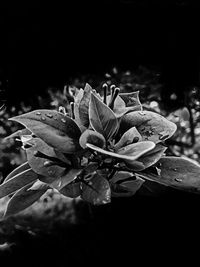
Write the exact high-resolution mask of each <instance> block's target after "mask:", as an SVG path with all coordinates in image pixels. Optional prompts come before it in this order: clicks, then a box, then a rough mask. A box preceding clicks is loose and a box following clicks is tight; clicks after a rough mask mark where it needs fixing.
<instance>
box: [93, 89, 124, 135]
mask: <svg viewBox="0 0 200 267" xmlns="http://www.w3.org/2000/svg"><path fill="white" fill-rule="evenodd" d="M89 118H90V123H91V126H92V127H93V129H94V130H95V131H97V132H98V133H100V134H102V135H103V136H104V137H105V138H106V139H109V138H111V137H112V136H113V135H114V134H115V133H116V132H117V130H118V127H119V124H118V120H117V117H116V116H115V114H114V112H113V111H112V110H111V109H110V108H109V107H108V106H106V105H105V104H104V103H103V102H102V101H101V100H100V99H99V98H98V97H96V96H95V95H94V94H93V93H92V94H91V101H90V105H89Z"/></svg>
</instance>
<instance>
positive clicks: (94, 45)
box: [0, 0, 200, 104]
mask: <svg viewBox="0 0 200 267" xmlns="http://www.w3.org/2000/svg"><path fill="white" fill-rule="evenodd" d="M198 15H199V6H198V5H197V4H196V2H193V1H145V0H142V1H139V0H138V1H133V0H122V1H98V0H97V1H87V0H86V1H72V0H71V1H66V3H65V5H64V4H63V5H59V4H54V5H53V4H52V5H51V4H48V5H46V6H42V5H40V4H37V3H26V4H24V5H20V4H19V3H17V4H13V5H11V6H10V7H7V8H2V9H1V16H0V25H1V44H0V49H1V61H0V75H1V77H2V78H1V80H2V83H3V84H2V86H1V87H2V88H5V87H7V96H6V98H7V102H8V104H9V103H11V102H12V103H15V102H16V101H19V100H22V99H23V100H24V99H28V98H30V97H31V95H32V97H33V96H34V95H37V94H38V93H39V94H42V93H43V92H44V90H45V89H46V88H47V87H48V86H56V87H62V86H63V85H64V84H65V83H66V82H67V81H68V79H69V78H70V77H76V76H79V75H80V74H81V75H84V74H103V73H105V72H106V71H108V70H110V69H111V68H112V67H113V66H117V67H118V68H120V69H124V70H127V69H134V68H137V67H138V66H139V65H145V66H148V67H150V68H151V67H156V68H158V69H159V70H160V71H161V72H162V76H161V78H162V81H163V82H164V83H165V84H166V88H167V89H166V90H176V91H182V90H183V88H184V89H185V88H187V87H188V85H193V84H198V82H199V60H200V52H199V38H198V37H199V19H198ZM6 80H8V83H6Z"/></svg>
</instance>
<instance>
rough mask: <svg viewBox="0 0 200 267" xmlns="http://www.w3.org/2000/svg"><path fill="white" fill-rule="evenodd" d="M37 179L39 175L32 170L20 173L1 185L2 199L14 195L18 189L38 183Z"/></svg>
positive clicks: (0, 193)
mask: <svg viewBox="0 0 200 267" xmlns="http://www.w3.org/2000/svg"><path fill="white" fill-rule="evenodd" d="M37 179H38V174H37V173H35V172H34V171H33V170H32V169H28V170H25V171H23V172H21V173H18V174H17V175H15V176H14V177H12V178H11V179H9V180H7V181H6V182H5V183H3V184H1V185H0V198H3V197H5V196H7V195H10V194H11V193H14V192H15V191H17V190H18V189H20V188H22V187H23V186H25V185H27V184H29V183H31V182H34V181H36V180H37Z"/></svg>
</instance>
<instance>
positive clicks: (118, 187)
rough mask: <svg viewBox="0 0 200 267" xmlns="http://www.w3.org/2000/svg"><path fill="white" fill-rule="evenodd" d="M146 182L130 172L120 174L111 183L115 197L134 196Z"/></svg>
mask: <svg viewBox="0 0 200 267" xmlns="http://www.w3.org/2000/svg"><path fill="white" fill-rule="evenodd" d="M144 181H145V180H143V179H142V178H140V177H137V176H134V175H133V174H131V173H130V172H118V173H117V174H116V175H115V176H114V177H113V178H112V180H111V181H110V182H111V190H112V196H113V197H130V196H133V195H134V194H135V193H136V192H137V191H138V190H139V189H140V187H141V186H142V184H143V183H144Z"/></svg>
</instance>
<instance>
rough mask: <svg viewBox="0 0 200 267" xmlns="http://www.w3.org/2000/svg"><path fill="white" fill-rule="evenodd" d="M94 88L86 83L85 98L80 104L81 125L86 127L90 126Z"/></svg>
mask: <svg viewBox="0 0 200 267" xmlns="http://www.w3.org/2000/svg"><path fill="white" fill-rule="evenodd" d="M91 92H92V87H91V86H90V85H89V84H88V83H86V85H85V88H84V93H83V97H82V99H81V100H80V104H79V118H80V121H81V124H82V125H83V126H85V127H88V126H89V112H88V110H89V102H90V97H91Z"/></svg>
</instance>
